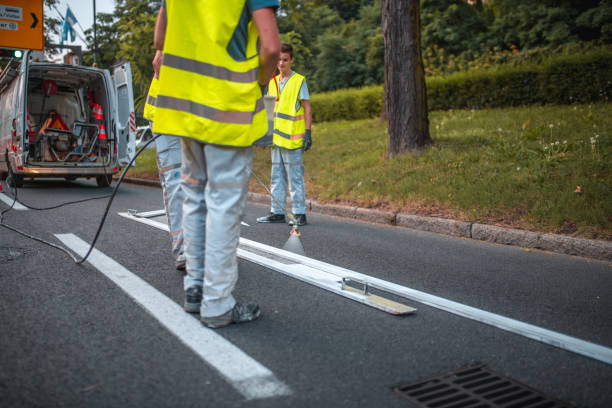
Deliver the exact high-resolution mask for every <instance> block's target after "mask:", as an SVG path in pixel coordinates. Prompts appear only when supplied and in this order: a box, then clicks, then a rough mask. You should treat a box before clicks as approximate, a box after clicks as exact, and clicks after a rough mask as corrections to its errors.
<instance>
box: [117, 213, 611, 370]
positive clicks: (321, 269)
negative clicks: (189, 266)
mask: <svg viewBox="0 0 612 408" xmlns="http://www.w3.org/2000/svg"><path fill="white" fill-rule="evenodd" d="M120 215H123V214H121V213H120ZM124 216H126V217H127V218H130V217H129V216H127V215H124ZM131 218H132V219H134V220H135V221H139V222H144V221H142V220H141V219H135V218H134V217H131ZM146 223H147V224H149V225H151V226H154V227H156V228H159V229H164V227H163V224H162V223H159V222H156V221H153V220H148V222H146ZM240 247H241V248H239V249H238V256H239V257H241V258H243V259H245V260H247V261H250V262H253V263H256V264H259V265H262V266H264V267H266V268H269V269H271V270H274V271H277V272H281V273H283V274H285V275H287V276H291V277H293V278H296V279H299V280H301V281H303V282H306V283H310V284H312V285H315V286H317V287H320V288H322V289H326V290H330V291H332V292H334V293H338V294H340V295H342V296H345V297H348V298H351V299H353V300H358V301H359V299H357V298H355V296H354V294H353V293H351V292H346V291H337V290H334V287H333V283H334V282H338V281H339V280H340V279H342V278H345V277H347V278H355V279H358V280H363V281H367V282H368V284H370V285H371V286H372V287H375V288H377V289H380V290H383V291H386V292H389V293H392V294H394V295H397V296H401V297H404V298H406V299H410V300H412V301H415V302H419V303H422V304H425V305H428V306H431V307H434V308H436V309H440V310H444V311H446V312H449V313H453V314H456V315H458V316H461V317H465V318H467V319H471V320H475V321H478V322H481V323H484V324H488V325H490V326H494V327H497V328H499V329H502V330H505V331H508V332H511V333H514V334H518V335H521V336H524V337H527V338H530V339H532V340H536V341H539V342H541V343H545V344H548V345H551V346H554V347H557V348H560V349H563V350H567V351H571V352H573V353H577V354H581V355H583V356H587V357H590V358H593V359H595V360H599V361H602V362H604V363H607V364H612V349H611V348H608V347H604V346H601V345H599V344H595V343H592V342H589V341H586V340H582V339H578V338H576V337H571V336H568V335H565V334H562V333H558V332H555V331H552V330H548V329H544V328H542V327H539V326H534V325H532V324H529V323H525V322H521V321H519V320H515V319H511V318H509V317H505V316H501V315H498V314H495V313H491V312H487V311H485V310H481V309H477V308H475V307H471V306H467V305H464V304H462V303H458V302H454V301H452V300H449V299H445V298H442V297H439V296H435V295H431V294H429V293H425V292H421V291H418V290H415V289H411V288H408V287H405V286H401V285H398V284H395V283H392V282H387V281H385V280H382V279H378V278H375V277H372V276H369V275H365V274H362V273H359V272H355V271H352V270H350V269H345V268H342V267H340V266H336V265H332V264H328V263H325V262H321V261H317V260H316V259H312V258H308V257H306V256H302V255H298V254H295V253H293V252H288V251H285V250H282V249H278V248H275V247H272V246H269V245H265V244H262V243H259V242H256V241H251V240H248V239H245V238H240ZM249 248H250V249H251V251H249ZM266 255H268V256H266ZM279 260H280V261H283V262H279ZM315 271H317V272H315ZM341 292H343V293H341Z"/></svg>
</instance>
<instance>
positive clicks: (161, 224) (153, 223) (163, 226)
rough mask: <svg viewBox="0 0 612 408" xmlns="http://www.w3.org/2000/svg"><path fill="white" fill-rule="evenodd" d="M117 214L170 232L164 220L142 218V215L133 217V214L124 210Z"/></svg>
mask: <svg viewBox="0 0 612 408" xmlns="http://www.w3.org/2000/svg"><path fill="white" fill-rule="evenodd" d="M119 215H120V216H122V217H125V218H129V219H131V220H134V221H138V222H141V223H143V224H147V225H150V226H152V227H155V228H158V229H160V230H163V231H166V232H170V228H169V227H168V224H166V223H164V222H159V221H155V220H150V219H148V218H144V217H135V216H133V215H131V214H128V213H126V212H120V213H119Z"/></svg>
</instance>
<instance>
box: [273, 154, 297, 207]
mask: <svg viewBox="0 0 612 408" xmlns="http://www.w3.org/2000/svg"><path fill="white" fill-rule="evenodd" d="M303 154H304V152H303V150H302V149H295V150H288V149H283V148H281V147H276V146H274V147H272V175H271V177H270V192H271V193H272V196H273V197H274V199H272V203H271V209H270V210H271V212H272V213H274V214H285V208H286V206H287V182H288V184H289V195H290V196H291V206H292V212H293V214H306V186H305V185H304V161H303Z"/></svg>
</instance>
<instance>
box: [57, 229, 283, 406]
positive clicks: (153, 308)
mask: <svg viewBox="0 0 612 408" xmlns="http://www.w3.org/2000/svg"><path fill="white" fill-rule="evenodd" d="M55 236H56V237H57V238H58V239H59V240H60V241H62V242H63V243H64V245H66V246H67V247H69V248H70V249H72V250H73V251H74V252H76V253H77V254H79V255H80V256H84V255H85V253H86V252H87V250H88V249H89V244H88V243H86V242H85V241H83V240H81V239H80V238H79V237H77V236H75V235H73V234H56V235H55ZM87 262H89V263H90V264H91V265H93V266H94V267H95V268H96V269H98V270H99V271H100V272H101V273H102V274H104V275H105V276H106V277H107V278H108V279H110V280H111V281H112V282H114V283H115V284H116V285H117V286H119V287H120V288H121V289H122V290H123V291H125V292H126V293H127V294H128V295H129V296H130V297H131V298H132V299H134V300H135V301H136V303H138V304H139V305H140V306H141V307H142V308H144V309H145V310H146V311H147V312H149V313H150V314H151V315H152V316H153V317H154V318H156V319H157V320H158V321H159V322H160V323H161V324H162V325H163V326H165V327H166V328H167V329H168V330H169V331H170V332H171V333H172V334H173V335H175V336H176V337H178V338H179V340H181V341H182V342H183V343H184V344H185V345H187V346H188V347H189V348H190V349H192V350H193V351H194V352H195V353H196V354H197V355H198V356H200V358H201V359H202V360H204V361H205V362H207V363H208V364H209V365H210V366H212V367H213V368H215V369H216V370H217V371H218V372H219V373H220V374H221V375H222V376H223V377H224V378H225V380H226V381H227V382H228V383H230V384H231V385H232V386H233V387H234V388H235V389H236V390H237V391H238V392H239V393H241V394H242V395H243V396H244V397H245V398H246V399H249V400H250V399H261V398H271V397H279V396H284V395H290V394H291V389H290V388H289V387H288V386H287V385H285V384H284V383H283V382H281V381H279V380H278V379H277V378H276V377H275V375H274V373H272V372H271V371H270V370H269V369H268V368H266V367H264V366H263V365H261V364H260V363H259V362H257V361H255V360H254V359H253V358H251V357H250V356H249V355H247V354H246V353H244V352H243V351H242V350H240V349H239V348H238V347H236V346H235V345H233V344H232V343H230V342H229V341H227V340H226V339H224V338H223V337H222V336H220V335H219V334H217V333H216V332H215V331H214V330H211V329H207V328H205V327H203V326H202V324H201V323H200V322H199V321H198V320H197V319H195V318H194V317H193V316H190V315H189V314H187V313H185V311H184V310H183V309H182V308H181V306H179V305H178V304H177V303H175V302H174V301H172V300H171V299H169V298H168V297H166V296H165V295H164V294H162V293H160V292H159V291H157V290H156V289H155V288H154V287H152V286H151V285H149V284H148V283H146V282H145V281H144V280H142V279H141V278H139V277H138V276H136V275H135V274H133V273H132V272H130V271H129V270H127V269H126V268H124V267H123V266H122V265H120V264H119V263H117V262H116V261H114V260H113V259H111V258H109V257H108V256H106V255H105V254H103V253H102V252H100V251H98V250H96V249H94V250H93V251H92V253H91V255H90V256H89V258H87Z"/></svg>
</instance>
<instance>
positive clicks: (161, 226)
mask: <svg viewBox="0 0 612 408" xmlns="http://www.w3.org/2000/svg"><path fill="white" fill-rule="evenodd" d="M160 211H162V214H157V212H158V211H150V213H152V214H153V215H147V216H145V215H144V214H146V213H138V215H132V214H129V213H126V212H120V213H119V215H120V216H122V217H125V218H129V219H132V220H134V221H138V222H142V223H143V224H147V225H150V226H152V227H155V228H159V229H161V230H164V231H166V232H170V228H169V227H168V224H166V223H163V222H159V221H155V220H151V219H149V218H148V217H155V216H160V215H165V214H166V213H165V211H163V210H160ZM241 224H242V225H245V226H247V227H250V225H249V224H247V223H246V222H244V221H242V222H241Z"/></svg>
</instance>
